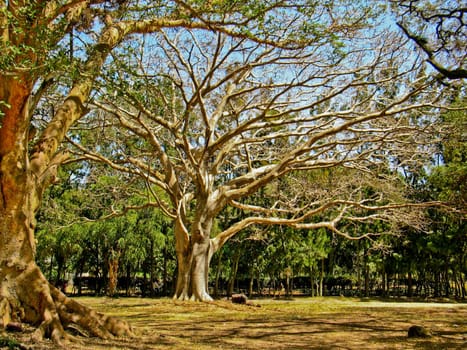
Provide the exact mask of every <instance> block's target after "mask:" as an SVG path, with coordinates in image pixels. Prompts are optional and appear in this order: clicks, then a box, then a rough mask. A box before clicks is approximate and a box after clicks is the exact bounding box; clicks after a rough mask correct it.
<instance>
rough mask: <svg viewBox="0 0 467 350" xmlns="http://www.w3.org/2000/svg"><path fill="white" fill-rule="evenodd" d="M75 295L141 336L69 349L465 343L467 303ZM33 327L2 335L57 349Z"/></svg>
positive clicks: (34, 348) (88, 341)
mask: <svg viewBox="0 0 467 350" xmlns="http://www.w3.org/2000/svg"><path fill="white" fill-rule="evenodd" d="M78 301H80V302H82V303H84V304H85V305H87V306H90V307H92V308H94V309H96V310H97V311H100V312H104V313H106V314H109V315H113V316H118V317H121V318H123V319H125V320H127V321H129V322H130V324H131V325H132V326H133V329H134V332H135V334H136V338H131V339H130V338H123V339H122V338H115V339H111V340H100V339H97V338H84V337H81V336H78V337H77V338H78V339H79V340H80V342H81V344H79V343H72V344H69V345H68V346H67V347H66V348H67V349H70V350H84V349H86V350H89V349H96V350H97V349H107V350H108V349H111V350H112V349H113V350H123V349H127V350H133V349H135V350H136V349H148V350H149V349H170V350H172V349H173V350H178V349H187V348H189V349H192V350H214V349H245V350H250V349H251V350H263V349H268V350H269V349H297V350H299V349H404V350H408V349H436V350H440V349H465V348H467V304H456V303H410V302H382V301H360V300H359V299H346V298H313V299H311V298H297V299H295V300H291V301H284V300H279V301H276V300H259V301H253V304H254V305H239V304H232V303H231V302H230V301H227V300H224V301H215V302H212V303H198V302H177V301H173V300H171V299H141V298H121V299H109V298H78ZM412 325H421V326H423V327H424V328H426V329H428V330H429V331H431V333H432V336H431V337H429V338H408V337H407V331H408V329H409V327H410V326H412ZM32 330H33V329H32V328H27V329H26V330H25V332H23V333H8V334H2V335H0V337H5V336H6V337H8V338H15V339H17V340H18V341H19V342H20V343H21V344H23V345H24V346H25V348H27V349H30V350H44V349H57V348H56V347H55V346H54V345H53V344H52V343H51V342H47V341H45V342H42V343H40V344H34V343H31V341H30V340H29V336H30V334H31V332H32Z"/></svg>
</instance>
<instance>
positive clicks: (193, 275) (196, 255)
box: [174, 238, 212, 301]
mask: <svg viewBox="0 0 467 350" xmlns="http://www.w3.org/2000/svg"><path fill="white" fill-rule="evenodd" d="M211 251H212V248H211V242H210V239H209V238H208V239H205V240H203V241H201V242H195V243H193V244H192V245H190V248H189V249H188V251H186V252H177V261H178V274H177V286H176V289H175V295H174V299H178V300H195V301H212V298H211V296H210V295H209V291H208V277H209V264H210V260H211V256H212V252H211Z"/></svg>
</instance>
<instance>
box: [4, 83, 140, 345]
mask: <svg viewBox="0 0 467 350" xmlns="http://www.w3.org/2000/svg"><path fill="white" fill-rule="evenodd" d="M0 82H1V83H0V101H3V102H6V103H7V104H6V105H3V106H2V105H0V110H1V112H2V114H3V116H2V117H1V119H0V121H1V124H0V125H1V127H0V315H1V319H0V327H3V328H5V327H7V326H8V324H10V323H12V322H17V323H20V322H28V323H32V324H35V325H38V328H37V330H36V332H35V333H34V339H36V340H40V339H42V338H43V337H44V336H46V337H50V338H52V339H53V340H54V341H55V342H56V343H59V344H60V343H62V342H63V341H64V340H67V339H69V338H70V336H69V335H68V334H67V333H66V332H65V330H64V329H65V328H66V327H67V326H68V325H69V324H71V323H75V324H78V325H79V326H80V327H82V328H83V329H85V330H87V331H88V332H89V333H90V334H93V335H97V336H100V337H102V338H108V337H111V336H112V335H122V334H131V330H130V328H129V326H128V325H127V324H126V323H124V322H120V321H118V320H115V319H112V318H108V317H105V316H103V315H100V314H97V313H95V312H91V310H90V309H88V308H86V307H84V306H82V305H80V304H78V303H76V302H75V301H72V300H70V299H69V298H68V297H66V296H65V295H64V294H63V293H61V292H60V291H59V290H58V289H57V288H55V287H54V286H52V285H51V284H49V283H48V282H47V280H46V278H45V276H44V275H43V274H42V272H41V271H40V270H39V268H38V266H37V265H36V263H35V260H34V258H35V249H36V247H35V238H34V229H35V226H36V221H35V213H36V211H37V209H38V208H39V205H40V201H41V199H42V193H43V191H44V189H45V188H46V187H47V186H48V185H49V184H50V182H51V181H53V179H54V171H55V168H56V166H58V164H59V163H60V160H59V159H58V157H59V156H58V157H57V154H56V153H55V150H56V149H57V147H58V144H57V143H58V142H59V141H58V140H59V139H61V137H62V135H61V133H63V132H64V131H63V130H65V131H66V130H67V128H66V126H68V125H69V123H70V119H72V118H70V117H69V115H72V116H73V117H76V116H77V115H79V114H81V107H82V106H81V105H79V104H78V102H77V100H76V99H74V98H70V99H68V100H66V101H65V102H64V104H63V105H62V106H61V107H60V109H59V111H58V112H57V114H56V115H55V117H54V119H53V120H52V122H50V123H49V126H48V128H47V129H46V130H45V131H44V133H43V134H42V137H41V140H40V141H39V142H38V144H37V147H36V149H35V151H34V153H33V156H32V157H31V159H30V158H29V150H28V142H29V135H28V132H29V122H30V117H29V109H30V106H29V95H30V91H31V90H32V83H31V82H28V81H27V79H26V78H22V77H20V76H14V77H11V78H8V77H5V76H2V77H1V80H0ZM5 106H8V107H5Z"/></svg>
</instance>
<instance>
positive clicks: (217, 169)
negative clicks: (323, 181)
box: [70, 12, 445, 301]
mask: <svg viewBox="0 0 467 350" xmlns="http://www.w3.org/2000/svg"><path fill="white" fill-rule="evenodd" d="M338 13H340V14H341V15H343V14H344V13H343V12H338ZM320 15H321V16H323V22H325V19H326V18H327V17H326V16H327V15H326V12H322V13H321V14H320ZM335 26H336V27H335V28H334V29H332V28H331V29H330V30H331V31H332V32H333V34H331V35H325V33H323V35H320V36H318V37H316V39H315V41H314V42H310V43H309V44H308V45H307V46H306V47H301V48H299V47H295V48H293V47H287V48H284V47H277V46H276V45H270V44H266V43H259V42H255V41H252V40H250V39H249V38H239V37H236V38H233V37H231V36H227V35H225V34H224V33H220V32H218V33H215V32H211V33H207V32H200V31H198V30H191V29H187V30H183V29H182V30H171V29H169V30H161V31H160V32H159V33H158V34H157V36H155V37H151V38H146V39H144V40H143V39H142V40H141V41H140V42H139V43H135V44H134V47H133V54H132V55H128V52H115V55H114V56H113V61H112V63H111V64H110V65H108V66H107V67H106V69H105V70H104V72H105V73H106V74H104V75H103V76H102V77H101V78H102V79H101V80H100V81H101V83H102V84H103V85H102V88H101V90H100V91H99V92H98V93H97V94H96V98H95V99H94V100H93V101H92V103H93V105H94V106H95V108H96V111H95V112H94V113H91V114H90V120H89V122H88V123H87V124H83V125H82V126H81V127H83V128H84V127H89V125H91V127H93V128H94V127H95V124H92V122H96V121H97V120H98V118H100V120H101V121H100V122H101V124H100V127H99V130H106V129H108V131H107V133H105V132H104V133H103V135H101V137H105V135H107V137H108V142H113V143H114V144H115V151H114V153H113V156H112V157H104V156H103V155H102V154H100V153H99V152H98V149H94V150H92V149H89V148H86V147H85V146H84V145H83V144H82V143H79V142H76V141H75V140H70V141H71V142H73V143H74V146H75V152H77V155H78V156H83V157H85V158H87V159H91V160H95V161H100V162H105V163H106V164H108V165H109V166H111V167H113V168H115V169H117V170H121V171H126V172H128V173H131V174H134V175H136V176H139V177H141V178H142V179H144V181H145V182H146V183H147V187H148V191H149V198H148V199H149V201H150V202H151V203H152V204H153V205H155V206H158V207H159V208H160V209H162V210H163V211H164V213H165V214H166V215H168V216H169V217H171V218H172V219H173V220H174V233H175V238H176V252H177V259H178V279H177V286H176V291H175V295H174V297H175V298H178V299H182V300H185V299H193V300H202V301H208V300H211V297H210V295H209V292H208V270H209V263H210V259H211V257H212V255H213V253H214V252H216V251H217V250H218V249H219V248H220V247H222V246H223V244H224V243H225V242H226V241H227V240H228V239H230V238H231V237H233V236H234V235H235V234H237V233H238V232H240V231H241V230H243V229H245V228H246V227H248V226H251V225H257V224H262V225H273V224H277V225H288V226H291V227H295V228H306V229H315V228H322V227H325V228H328V229H330V230H332V231H334V232H336V233H338V234H341V235H344V236H347V237H350V235H349V234H348V233H347V232H345V231H344V230H343V229H342V227H343V225H341V226H340V223H343V222H346V223H349V222H352V221H358V222H362V221H372V220H386V221H393V222H395V221H397V220H400V221H405V222H409V221H412V219H413V217H412V218H410V214H411V213H412V214H413V210H412V211H410V210H409V211H407V210H404V208H407V207H410V206H412V207H416V206H418V205H423V204H417V203H409V202H408V201H407V200H406V199H404V198H403V197H400V196H391V195H390V192H391V191H388V190H387V189H386V190H385V189H384V186H379V185H378V186H375V188H376V187H380V190H378V191H376V192H373V193H372V194H371V195H368V192H365V191H364V190H363V187H364V183H365V181H360V182H359V181H358V179H356V181H354V182H353V183H352V184H351V185H349V186H348V187H347V188H346V189H345V190H342V191H329V192H327V193H323V192H322V191H317V192H319V193H315V192H313V191H311V188H310V187H309V186H301V185H300V183H299V182H298V181H297V182H296V188H292V189H283V190H282V191H275V193H282V194H283V195H282V196H281V195H278V196H276V197H275V201H274V204H273V205H271V206H268V207H262V206H261V205H259V204H258V203H255V202H252V201H251V200H250V196H251V195H252V194H254V193H256V192H257V191H258V189H260V188H264V187H265V186H267V185H268V186H270V185H271V184H276V185H277V186H280V184H281V182H280V181H278V180H279V179H281V178H282V177H283V176H285V175H286V174H293V173H296V172H302V171H313V170H321V169H323V168H339V167H347V168H351V169H353V171H355V173H354V174H356V175H355V176H361V178H362V180H363V178H367V176H368V175H365V176H363V175H358V174H359V173H360V174H371V176H373V177H374V179H375V182H376V181H378V180H377V179H378V178H385V177H386V178H387V182H386V184H388V183H389V179H390V178H392V180H393V181H397V180H396V178H397V177H398V174H397V166H400V165H404V164H406V165H410V164H414V163H415V162H418V161H421V160H422V159H424V158H425V159H426V157H427V155H429V153H430V152H431V150H430V148H429V145H430V143H431V142H433V141H434V139H433V136H434V135H435V134H436V133H435V131H436V128H435V126H436V123H435V122H436V115H437V113H438V112H439V110H440V108H442V107H443V104H444V95H443V94H444V90H445V87H444V86H442V85H438V84H437V83H436V80H435V79H433V78H432V77H430V76H429V75H426V74H425V67H424V65H423V62H422V61H421V60H420V59H419V57H416V56H415V57H414V56H413V51H412V50H411V49H407V48H405V46H404V45H405V41H404V38H403V37H401V36H399V35H397V34H395V33H394V32H391V31H390V30H387V29H384V28H383V27H380V26H378V27H374V28H371V26H370V25H368V23H365V22H364V21H357V22H355V23H354V26H352V27H340V26H339V24H338V22H337V21H336V23H335ZM286 30H287V29H286ZM315 30H317V29H316V28H315ZM115 67H119V68H118V69H116V68H115ZM119 72H124V73H120V74H119ZM116 126H119V127H120V128H119V129H116ZM292 178H293V176H292ZM392 180H391V181H392ZM288 183H290V182H288ZM366 183H368V181H366ZM352 186H353V187H352ZM351 187H352V188H351ZM266 192H267V191H266ZM266 192H263V193H266ZM286 193H289V194H290V196H286V195H285V194H286ZM365 193H366V194H367V195H365ZM343 194H345V196H344V195H343ZM226 206H234V207H236V208H238V209H240V210H241V211H242V215H240V216H239V217H238V220H237V222H236V223H235V224H233V225H232V226H230V227H228V228H226V230H225V231H223V232H220V233H218V234H213V232H212V228H213V224H214V222H215V219H216V217H217V216H218V214H219V213H220V212H221V211H222V210H223V209H224V208H225V207H226ZM324 213H328V214H327V215H328V217H329V219H328V220H319V221H316V217H317V216H318V215H320V216H321V217H323V216H324ZM110 215H118V210H117V209H116V210H115V212H114V213H110ZM354 238H355V237H354Z"/></svg>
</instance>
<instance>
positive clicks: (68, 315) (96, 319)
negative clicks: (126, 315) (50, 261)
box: [0, 266, 134, 346]
mask: <svg viewBox="0 0 467 350" xmlns="http://www.w3.org/2000/svg"><path fill="white" fill-rule="evenodd" d="M15 282H16V283H15V294H16V297H13V295H11V294H10V297H6V296H5V295H0V317H1V318H0V328H3V329H8V326H9V325H11V324H19V325H21V323H22V322H26V323H30V324H32V325H35V326H36V327H37V328H36V330H35V332H34V333H33V335H32V340H33V341H35V342H38V341H41V340H43V339H44V338H50V339H51V340H52V341H53V342H54V343H56V344H58V345H61V346H64V345H65V344H66V343H68V342H79V340H78V338H77V337H75V336H73V335H72V334H71V333H75V334H76V332H71V333H69V332H67V331H66V329H67V328H72V327H73V325H76V327H73V328H74V329H75V330H76V329H79V330H80V332H78V334H79V335H89V336H94V337H99V338H102V339H109V338H113V337H115V336H117V337H121V336H129V337H132V336H134V335H133V332H132V330H131V328H130V326H129V324H128V323H127V322H125V321H122V320H119V319H116V318H114V317H109V316H106V315H103V314H101V313H98V312H96V311H94V310H92V309H90V308H88V307H86V306H84V305H82V304H80V303H78V302H76V301H75V300H73V299H71V298H68V297H67V296H66V295H65V294H63V293H62V292H61V291H60V290H58V289H57V288H55V287H54V286H53V285H51V284H49V283H48V282H47V281H46V279H45V278H44V276H43V275H42V273H40V271H39V269H38V268H37V266H34V267H32V268H28V269H25V270H24V271H23V272H22V273H21V275H20V276H17V278H16V281H15Z"/></svg>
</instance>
